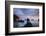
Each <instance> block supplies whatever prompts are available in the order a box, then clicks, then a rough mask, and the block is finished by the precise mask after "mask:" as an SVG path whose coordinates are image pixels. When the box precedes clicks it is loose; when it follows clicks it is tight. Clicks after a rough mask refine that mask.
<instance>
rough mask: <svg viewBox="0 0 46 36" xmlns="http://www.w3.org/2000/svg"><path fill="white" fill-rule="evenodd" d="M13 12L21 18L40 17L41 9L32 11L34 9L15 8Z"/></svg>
mask: <svg viewBox="0 0 46 36" xmlns="http://www.w3.org/2000/svg"><path fill="white" fill-rule="evenodd" d="M13 12H14V14H15V15H21V16H38V15H39V9H32V8H14V9H13Z"/></svg>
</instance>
